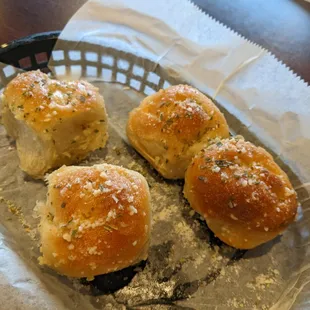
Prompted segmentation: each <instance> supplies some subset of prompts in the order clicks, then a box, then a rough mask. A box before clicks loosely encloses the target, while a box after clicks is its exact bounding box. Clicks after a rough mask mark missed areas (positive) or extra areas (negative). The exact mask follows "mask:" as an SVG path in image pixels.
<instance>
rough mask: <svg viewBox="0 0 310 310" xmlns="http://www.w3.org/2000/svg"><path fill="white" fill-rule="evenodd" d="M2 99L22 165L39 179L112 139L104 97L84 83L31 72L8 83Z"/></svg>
mask: <svg viewBox="0 0 310 310" xmlns="http://www.w3.org/2000/svg"><path fill="white" fill-rule="evenodd" d="M2 101H3V106H2V119H3V124H4V126H5V128H6V130H7V133H8V134H9V135H10V136H12V137H13V138H14V139H16V145H17V151H18V155H19V158H20V167H21V169H23V170H24V171H26V172H27V173H28V174H30V175H31V176H33V177H35V178H42V177H43V175H44V173H45V172H47V171H48V170H49V169H51V168H55V167H59V166H61V165H63V164H66V165H69V164H72V163H76V162H78V161H80V160H81V159H83V158H85V157H86V156H87V154H88V153H89V152H90V151H93V150H96V149H98V148H100V147H104V146H105V144H106V141H107V139H108V133H107V114H106V110H105V105H104V100H103V97H102V96H101V95H100V94H99V92H98V89H97V88H96V87H94V86H92V85H91V84H89V83H87V82H85V81H73V82H61V81H56V80H52V79H50V78H49V77H48V76H47V75H46V74H44V73H42V72H40V71H29V72H26V73H23V74H20V75H18V76H17V77H16V78H14V79H13V80H12V81H11V82H10V83H9V84H8V86H7V88H6V89H5V91H4V94H3V98H2Z"/></svg>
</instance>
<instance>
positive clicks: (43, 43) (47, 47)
mask: <svg viewBox="0 0 310 310" xmlns="http://www.w3.org/2000/svg"><path fill="white" fill-rule="evenodd" d="M59 34H60V31H52V32H43V33H37V34H33V35H30V36H28V37H24V38H21V39H17V40H14V41H12V42H10V43H9V44H8V45H6V46H5V47H1V48H0V62H3V63H5V64H8V65H12V66H14V67H16V68H21V69H23V70H37V69H40V70H42V71H44V72H48V67H47V63H48V60H49V58H50V56H51V53H52V50H53V48H54V45H55V43H56V41H57V38H58V36H59Z"/></svg>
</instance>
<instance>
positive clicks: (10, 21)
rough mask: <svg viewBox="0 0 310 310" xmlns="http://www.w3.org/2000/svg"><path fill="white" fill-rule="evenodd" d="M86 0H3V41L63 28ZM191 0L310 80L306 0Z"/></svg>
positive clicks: (309, 22)
mask: <svg viewBox="0 0 310 310" xmlns="http://www.w3.org/2000/svg"><path fill="white" fill-rule="evenodd" d="M141 1H155V0H141ZM175 1H176V3H177V2H178V1H182V0H175ZM183 1H185V0H183ZM85 2H86V0H44V1H42V0H0V13H1V18H0V45H1V44H2V43H7V42H9V41H12V40H14V39H17V38H20V37H23V36H27V35H30V34H33V33H37V32H44V31H51V30H61V29H63V27H64V25H65V24H66V22H67V21H68V20H69V19H70V17H71V16H72V15H73V14H74V12H75V11H76V10H77V9H78V8H79V7H80V6H81V5H82V4H83V3H85ZM193 2H195V3H196V4H197V5H198V6H199V7H200V8H201V9H202V10H203V11H204V12H206V13H208V14H210V15H211V16H213V17H215V18H216V19H217V20H219V21H221V22H222V23H224V24H225V25H227V26H229V27H230V28H232V29H233V30H235V31H237V32H239V33H240V34H241V35H243V36H244V37H246V38H248V39H249V40H251V41H254V42H256V43H258V44H260V45H261V46H263V47H265V48H267V49H269V50H270V51H271V52H273V53H274V54H275V55H276V56H277V57H278V58H279V59H280V60H282V61H283V62H284V63H286V64H287V65H288V66H289V67H290V68H292V69H293V70H294V71H295V72H296V73H297V74H298V75H300V76H301V77H302V78H303V79H304V80H305V81H307V82H308V83H310V3H307V2H305V1H304V0H295V1H294V0H233V1H231V0H193Z"/></svg>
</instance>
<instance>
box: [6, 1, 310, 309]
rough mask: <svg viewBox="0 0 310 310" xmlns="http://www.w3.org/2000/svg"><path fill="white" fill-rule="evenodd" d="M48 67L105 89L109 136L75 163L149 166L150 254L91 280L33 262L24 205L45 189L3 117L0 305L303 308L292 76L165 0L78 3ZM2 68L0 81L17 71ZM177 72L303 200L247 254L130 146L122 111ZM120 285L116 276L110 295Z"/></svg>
mask: <svg viewBox="0 0 310 310" xmlns="http://www.w3.org/2000/svg"><path fill="white" fill-rule="evenodd" d="M50 69H51V70H52V72H53V74H54V75H55V76H56V77H57V78H70V79H72V78H80V77H83V78H85V79H88V80H90V81H92V82H93V83H94V84H96V85H97V86H98V87H99V88H100V90H101V91H102V92H103V94H104V96H105V100H106V105H107V109H108V113H109V119H110V123H109V131H110V139H109V143H108V146H107V148H106V149H104V150H102V151H97V152H94V153H93V154H91V155H90V157H89V158H88V159H87V160H86V161H84V162H83V163H82V164H84V165H85V164H87V165H91V164H94V163H100V162H109V163H114V164H121V165H123V166H125V167H128V168H130V169H134V170H137V171H139V172H141V173H142V174H144V175H145V177H146V178H147V180H148V182H149V184H150V186H151V195H152V208H153V228H152V241H151V248H150V254H149V259H148V261H147V262H146V263H144V264H141V265H140V266H135V267H133V268H129V269H127V270H125V271H122V272H121V273H118V274H113V275H108V276H99V277H97V278H96V279H95V281H93V282H91V283H80V282H79V281H77V280H72V279H67V278H65V277H60V276H58V275H56V274H55V273H54V272H53V271H51V270H49V269H47V268H41V267H39V266H38V264H37V261H36V258H37V256H38V249H37V246H38V240H37V234H36V230H35V226H36V224H37V222H38V219H37V218H36V217H33V216H35V212H33V207H34V205H35V202H36V200H42V199H44V196H45V191H46V188H45V186H44V184H43V183H42V182H37V181H33V180H32V179H31V178H29V177H27V176H26V175H25V174H23V173H22V172H21V171H20V169H19V168H18V158H17V154H16V151H15V149H14V146H12V145H11V144H10V143H11V141H10V140H9V139H8V138H7V137H6V136H5V132H4V129H3V128H1V135H0V137H1V138H0V141H1V142H0V143H1V144H0V145H1V152H0V156H1V157H0V158H1V170H2V171H1V174H0V184H1V187H2V188H3V190H2V194H1V195H2V196H3V199H2V205H3V208H2V210H3V216H2V220H1V221H2V226H1V229H2V251H3V255H2V256H3V261H2V267H1V272H2V273H1V278H0V280H1V282H0V283H1V284H2V286H3V290H2V295H3V298H5V299H4V300H5V301H6V302H7V303H9V302H10V303H11V304H12V305H14V306H15V307H17V308H18V307H19V308H23V309H28V308H29V309H36V308H38V309H39V308H40V309H42V308H46V309H49V308H51V309H52V308H53V309H65V308H70V309H71V308H72V309H74V308H78V309H85V308H87V309H92V308H95V309H96V308H106V309H109V308H111V309H114V308H115V309H121V308H125V307H126V308H129V309H130V308H131V309H140V308H141V309H142V308H149V309H151V308H152V309H153V308H154V309H157V308H163V309H178V308H180V309H183V308H185V309H228V308H232V309H233V308H244V309H263V308H265V309H267V308H270V307H271V308H272V309H290V308H292V307H293V308H294V309H305V308H307V301H308V300H309V286H307V284H308V281H309V279H310V278H309V276H310V275H309V271H308V267H309V265H308V264H309V254H308V246H307V245H308V243H309V229H308V227H307V226H308V220H309V218H308V217H309V213H308V208H309V194H308V191H307V189H308V186H309V184H308V183H307V181H308V180H309V174H310V166H309V160H308V158H307V150H309V130H308V129H309V128H308V126H309V125H308V124H307V120H308V119H309V113H310V112H309V110H310V109H309V108H308V107H307V102H309V98H310V90H309V87H307V85H306V84H305V83H304V82H303V81H302V80H301V79H300V78H299V77H297V76H296V75H295V74H294V73H293V72H291V71H290V70H289V69H288V68H287V67H285V66H284V65H283V64H281V63H280V62H279V61H278V60H276V59H275V58H274V57H273V56H272V55H271V54H270V53H269V52H267V51H265V50H263V49H261V48H260V47H259V46H257V45H254V44H252V43H250V42H248V41H247V40H245V39H244V38H242V37H240V36H238V35H237V34H235V33H233V32H232V31H231V30H229V29H227V28H226V27H225V26H223V25H221V24H220V23H218V22H216V21H215V20H213V19H212V18H211V17H209V16H206V15H204V14H203V13H202V12H201V11H199V9H198V8H196V7H195V6H194V5H193V4H191V3H190V2H182V3H179V2H178V1H172V0H170V1H158V2H156V3H155V2H151V1H138V0H135V1H130V2H128V1H126V2H125V1H90V2H88V3H86V4H85V5H84V6H83V7H82V8H81V9H80V10H79V11H78V12H77V13H76V14H75V15H74V16H73V18H72V19H71V20H70V22H69V23H68V25H67V26H66V28H65V29H64V31H63V32H62V34H61V37H60V39H59V40H58V42H57V44H56V46H55V49H54V53H53V57H52V59H51V61H50ZM5 70H6V71H10V70H11V74H6V73H3V72H4V71H5ZM1 72H2V73H1V81H2V84H3V85H5V84H6V83H7V81H8V80H10V79H11V78H12V77H13V76H14V74H15V72H13V69H12V68H11V69H3V70H1ZM181 82H185V83H188V84H191V85H193V86H195V87H197V88H199V89H200V90H201V91H203V92H205V93H206V94H207V95H209V96H210V97H215V99H216V103H217V104H218V106H219V108H220V109H221V110H222V111H223V112H224V114H225V116H226V118H227V121H228V123H229V125H230V128H231V131H232V133H240V134H242V135H244V136H245V137H246V139H248V140H250V141H252V142H254V143H256V144H258V145H263V146H264V147H266V148H267V149H268V150H269V151H271V152H272V153H273V155H274V156H275V159H276V160H277V162H278V163H279V164H280V165H281V166H282V167H283V169H284V170H285V171H286V172H287V173H288V175H289V176H290V179H291V181H292V183H293V185H294V187H295V189H296V191H297V192H298V196H299V201H300V202H301V205H302V207H300V210H299V216H298V219H297V221H296V222H295V223H294V224H293V225H291V226H290V228H289V229H288V231H287V232H285V234H284V235H283V236H281V237H278V238H276V239H275V240H273V241H272V242H269V243H267V244H265V245H263V246H260V247H258V248H256V249H254V250H251V251H238V250H234V249H232V248H230V247H228V246H226V245H224V244H222V243H221V242H220V241H219V240H218V239H217V238H215V237H214V236H213V234H212V233H211V232H210V231H209V230H208V228H207V226H206V225H205V224H204V222H203V221H202V220H201V219H200V218H199V216H197V215H196V214H193V212H192V211H191V209H190V208H189V206H188V205H187V203H186V201H185V200H184V198H183V196H182V182H167V181H165V180H163V179H162V178H160V177H159V176H158V174H157V173H156V172H155V171H153V170H152V169H151V168H150V166H149V164H148V163H147V162H146V161H145V160H144V159H143V158H141V157H140V156H139V155H138V154H137V153H136V152H135V151H134V150H133V149H132V148H131V147H130V146H129V145H128V143H127V139H126V136H125V131H124V128H125V122H126V119H127V114H128V112H129V111H130V110H131V109H132V108H133V107H135V106H137V105H138V104H139V101H140V100H141V99H142V98H143V97H144V96H145V95H148V94H150V93H153V92H154V91H157V90H158V89H160V88H162V87H167V86H169V85H170V84H176V83H181ZM8 209H9V210H10V211H11V212H10V211H9V210H8ZM12 212H15V213H17V214H15V215H12V214H11V213H12ZM28 225H29V227H28ZM23 226H24V227H23ZM25 229H26V230H27V231H28V232H27V234H25V232H24V230H25ZM126 278H127V279H126ZM124 279H126V280H124ZM109 281H110V282H109ZM116 282H117V283H119V285H120V286H122V287H121V288H120V289H118V290H116V291H115V292H113V293H107V290H108V288H109V284H110V288H111V287H115V283H116ZM107 283H108V285H107Z"/></svg>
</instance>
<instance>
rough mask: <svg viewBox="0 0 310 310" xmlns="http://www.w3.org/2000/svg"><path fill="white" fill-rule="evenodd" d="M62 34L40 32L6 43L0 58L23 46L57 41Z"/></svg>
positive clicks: (0, 48)
mask: <svg viewBox="0 0 310 310" xmlns="http://www.w3.org/2000/svg"><path fill="white" fill-rule="evenodd" d="M60 33H61V31H60V30H56V31H47V32H39V33H34V34H31V35H29V36H26V37H21V38H19V39H16V40H13V41H11V42H9V43H4V44H2V45H1V46H0V56H1V55H4V54H6V53H7V52H10V51H12V50H15V49H17V48H19V47H21V46H25V45H28V44H32V43H34V42H38V41H44V40H56V39H58V37H59V35H60Z"/></svg>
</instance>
